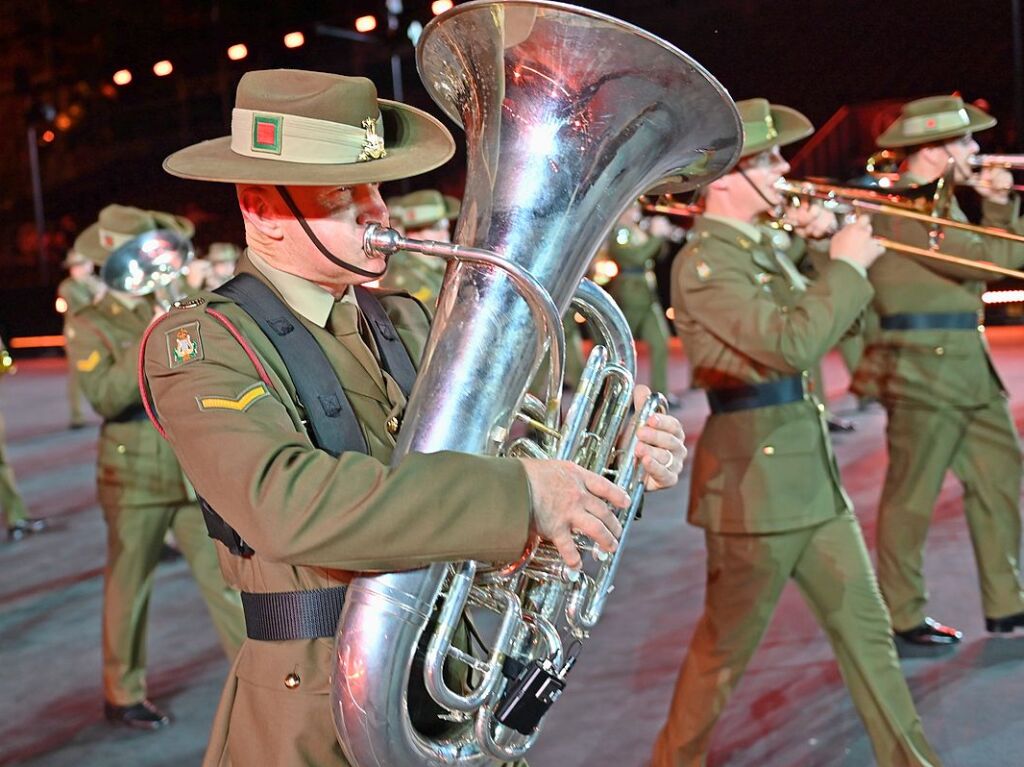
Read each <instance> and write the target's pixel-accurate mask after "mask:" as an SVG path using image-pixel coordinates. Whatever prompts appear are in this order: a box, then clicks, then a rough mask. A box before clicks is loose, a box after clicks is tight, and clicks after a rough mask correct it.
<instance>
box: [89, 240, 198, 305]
mask: <svg viewBox="0 0 1024 767" xmlns="http://www.w3.org/2000/svg"><path fill="white" fill-rule="evenodd" d="M194 256H195V248H193V247H192V241H191V240H190V239H189V238H188V237H185V236H184V235H182V234H180V233H178V232H176V231H174V230H173V229H153V230H151V231H149V232H143V233H142V234H140V235H139V236H138V237H134V238H133V239H131V240H129V241H128V242H126V243H124V244H123V245H121V246H119V247H118V248H117V249H115V250H114V252H113V253H111V254H110V257H109V258H108V259H107V260H106V261H105V262H104V263H103V266H102V267H101V269H100V278H101V279H102V280H103V282H104V283H106V285H107V287H109V288H111V289H112V290H120V291H121V292H123V293H129V294H131V295H133V296H146V295H149V294H151V293H152V294H153V295H154V297H155V298H156V300H157V302H158V303H160V304H161V305H162V306H163V307H164V308H165V309H167V308H170V306H171V304H172V303H174V302H175V301H177V300H178V299H180V298H181V297H182V293H181V290H180V288H179V285H178V282H179V280H180V278H181V276H182V273H183V272H184V271H185V270H186V268H187V267H188V265H189V263H190V262H191V261H192V259H193V257H194Z"/></svg>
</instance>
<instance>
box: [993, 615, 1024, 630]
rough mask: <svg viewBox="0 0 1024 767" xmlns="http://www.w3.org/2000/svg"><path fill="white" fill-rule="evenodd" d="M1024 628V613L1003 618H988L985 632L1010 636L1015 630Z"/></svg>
mask: <svg viewBox="0 0 1024 767" xmlns="http://www.w3.org/2000/svg"><path fill="white" fill-rule="evenodd" d="M1019 628H1024V612H1022V613H1014V614H1013V615H1007V616H1005V617H1002V618H986V619H985V631H988V632H989V633H991V634H1009V633H1010V632H1011V631H1013V630H1014V629H1019Z"/></svg>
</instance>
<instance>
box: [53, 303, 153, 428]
mask: <svg viewBox="0 0 1024 767" xmlns="http://www.w3.org/2000/svg"><path fill="white" fill-rule="evenodd" d="M95 319H96V318H95V317H92V318H90V317H89V316H84V315H83V314H82V313H79V314H76V315H72V316H71V317H69V318H68V326H67V331H66V340H67V353H68V362H69V364H71V365H74V366H75V369H76V370H77V372H78V380H79V382H80V385H81V387H82V391H83V392H84V393H85V398H86V399H87V400H89V404H90V405H92V407H93V410H95V411H96V412H97V413H99V414H100V415H101V416H103V417H104V418H114V417H116V416H117V415H119V414H121V413H123V412H124V411H125V410H127V409H128V408H130V407H133V406H137V405H141V404H142V397H141V396H140V395H139V385H138V372H137V370H138V368H137V366H138V360H139V341H135V343H133V344H132V345H131V346H129V347H127V348H124V349H120V350H118V354H116V355H115V353H114V349H115V346H114V342H113V341H112V340H111V339H110V337H109V336H107V335H106V334H105V333H104V331H103V328H102V326H101V324H100V323H99V322H98V321H94V320H95Z"/></svg>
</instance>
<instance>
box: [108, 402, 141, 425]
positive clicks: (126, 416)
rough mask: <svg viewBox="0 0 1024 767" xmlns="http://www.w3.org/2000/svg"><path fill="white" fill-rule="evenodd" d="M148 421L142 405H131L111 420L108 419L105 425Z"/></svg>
mask: <svg viewBox="0 0 1024 767" xmlns="http://www.w3.org/2000/svg"><path fill="white" fill-rule="evenodd" d="M148 420H149V416H148V415H147V414H146V408H144V407H143V406H142V405H133V406H132V407H129V408H125V409H124V410H122V411H121V412H120V413H118V414H117V415H115V416H114V417H113V418H108V419H107V423H128V422H129V421H148Z"/></svg>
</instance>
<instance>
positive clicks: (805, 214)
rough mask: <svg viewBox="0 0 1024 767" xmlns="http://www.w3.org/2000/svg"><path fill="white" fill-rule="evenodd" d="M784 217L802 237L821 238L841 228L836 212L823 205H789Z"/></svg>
mask: <svg viewBox="0 0 1024 767" xmlns="http://www.w3.org/2000/svg"><path fill="white" fill-rule="evenodd" d="M783 219H784V220H785V221H786V223H788V224H791V225H792V226H793V231H795V232H796V233H797V234H799V235H800V236H801V237H806V238H808V239H812V240H820V239H821V238H822V237H828V236H829V235H830V234H832V233H833V232H834V231H836V229H838V228H839V222H838V221H836V214H835V213H833V212H832V211H830V210H826V209H825V208H824V207H823V206H821V205H789V206H787V207H786V210H785V213H784V215H783Z"/></svg>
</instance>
